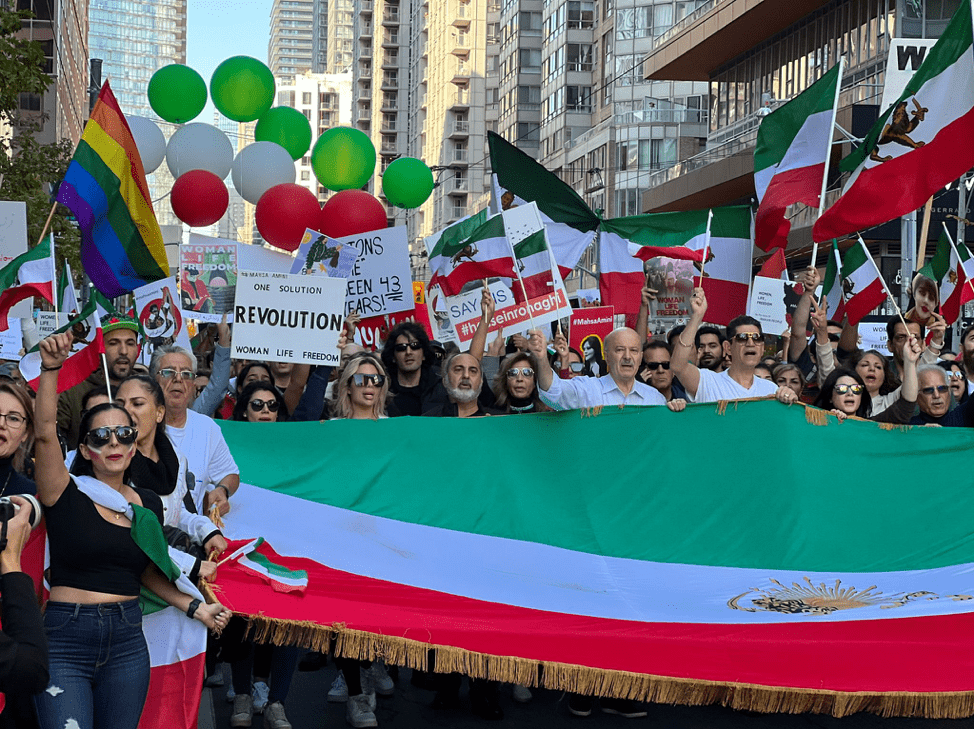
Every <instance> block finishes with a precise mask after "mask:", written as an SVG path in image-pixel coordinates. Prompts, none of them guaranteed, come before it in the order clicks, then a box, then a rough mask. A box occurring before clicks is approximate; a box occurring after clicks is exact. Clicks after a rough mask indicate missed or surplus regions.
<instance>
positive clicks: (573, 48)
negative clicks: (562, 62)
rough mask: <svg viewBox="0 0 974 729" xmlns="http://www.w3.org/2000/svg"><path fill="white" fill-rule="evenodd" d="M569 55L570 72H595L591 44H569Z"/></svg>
mask: <svg viewBox="0 0 974 729" xmlns="http://www.w3.org/2000/svg"><path fill="white" fill-rule="evenodd" d="M567 53H568V70H569V71H592V70H593V68H594V65H593V63H592V44H591V43H569V44H568V45H567Z"/></svg>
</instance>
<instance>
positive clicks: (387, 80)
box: [380, 71, 399, 89]
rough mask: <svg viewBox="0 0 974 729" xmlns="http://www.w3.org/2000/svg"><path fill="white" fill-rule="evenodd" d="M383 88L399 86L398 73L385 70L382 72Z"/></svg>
mask: <svg viewBox="0 0 974 729" xmlns="http://www.w3.org/2000/svg"><path fill="white" fill-rule="evenodd" d="M380 88H383V89H398V88H399V74H397V73H391V72H389V71H386V72H385V73H383V74H382V86H381V87H380Z"/></svg>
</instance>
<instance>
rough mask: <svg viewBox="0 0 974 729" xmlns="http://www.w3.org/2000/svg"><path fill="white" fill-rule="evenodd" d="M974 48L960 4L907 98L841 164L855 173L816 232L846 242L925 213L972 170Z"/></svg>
mask: <svg viewBox="0 0 974 729" xmlns="http://www.w3.org/2000/svg"><path fill="white" fill-rule="evenodd" d="M972 79H974V42H972V33H971V5H970V2H969V1H968V0H964V1H963V2H961V3H960V6H959V7H958V8H957V11H956V12H955V13H954V17H953V19H952V20H951V21H950V24H949V25H948V26H947V29H946V30H945V31H944V33H943V35H941V36H940V39H939V40H938V41H937V43H936V45H934V46H933V47H932V48H931V49H930V50H929V51H927V54H926V57H925V58H924V60H923V63H922V64H920V68H918V69H917V72H916V73H915V74H914V75H913V78H912V79H911V80H910V82H909V83H908V84H907V85H906V89H905V90H904V92H903V94H902V95H901V96H900V98H899V99H898V100H897V102H896V103H895V104H893V106H891V107H890V108H889V109H887V110H886V112H885V113H884V114H882V116H880V118H879V120H878V121H877V122H876V124H875V125H874V126H873V128H872V130H871V131H870V132H869V134H867V135H866V139H865V141H864V142H863V143H862V144H861V145H860V146H859V147H858V148H857V149H856V150H855V151H854V152H853V153H852V154H850V155H849V156H848V157H846V158H845V159H844V160H843V161H842V165H841V166H842V169H843V170H846V171H851V172H852V175H851V177H850V178H849V181H848V182H847V183H846V185H845V187H844V188H843V191H842V196H841V197H840V198H839V199H838V200H837V201H836V202H835V203H834V204H833V205H832V207H830V208H829V209H828V210H826V211H825V213H824V214H823V215H822V217H821V218H819V219H818V221H817V222H816V223H815V225H814V227H813V228H812V237H813V239H814V240H816V241H825V240H830V239H831V238H837V237H842V236H845V235H848V234H850V233H854V232H856V231H860V230H865V229H866V228H869V227H872V226H874V225H879V224H881V223H885V222H886V221H888V220H892V219H893V218H896V217H898V216H900V215H905V214H906V213H909V212H911V211H913V210H917V209H918V208H920V207H922V206H923V205H924V203H925V202H926V201H927V200H928V199H929V198H930V196H931V195H933V194H934V193H935V192H936V191H937V190H939V189H940V188H942V187H943V186H944V185H946V184H948V183H950V182H952V181H953V180H956V179H957V178H958V177H960V176H961V175H962V174H964V173H965V172H967V171H968V170H969V169H971V167H974V144H971V139H974V81H972Z"/></svg>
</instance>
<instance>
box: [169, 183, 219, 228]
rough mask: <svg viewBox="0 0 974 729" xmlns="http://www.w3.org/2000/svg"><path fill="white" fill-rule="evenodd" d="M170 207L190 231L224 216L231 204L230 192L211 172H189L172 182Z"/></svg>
mask: <svg viewBox="0 0 974 729" xmlns="http://www.w3.org/2000/svg"><path fill="white" fill-rule="evenodd" d="M169 204H170V205H172V211H173V212H174V213H175V214H176V217H177V218H179V219H180V220H182V221H183V222H184V223H186V224H187V225H188V226H189V227H191V228H200V227H202V226H204V225H212V224H213V223H215V222H216V221H218V220H219V219H220V218H222V217H223V214H224V213H225V212H226V211H227V205H229V204H230V191H229V190H227V186H226V185H225V184H224V182H223V180H221V179H220V178H219V177H217V176H216V175H214V174H213V173H212V172H207V171H206V170H190V171H189V172H186V173H184V174H182V175H180V176H179V179H178V180H176V182H174V183H173V186H172V192H171V193H170V195H169Z"/></svg>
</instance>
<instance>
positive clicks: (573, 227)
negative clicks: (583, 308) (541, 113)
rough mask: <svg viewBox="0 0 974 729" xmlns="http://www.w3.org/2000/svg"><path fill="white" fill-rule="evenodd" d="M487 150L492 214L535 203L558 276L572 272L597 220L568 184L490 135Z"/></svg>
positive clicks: (588, 241)
mask: <svg viewBox="0 0 974 729" xmlns="http://www.w3.org/2000/svg"><path fill="white" fill-rule="evenodd" d="M487 146H488V147H489V148H490V168H491V170H492V175H491V179H492V189H491V202H490V209H491V211H492V212H494V213H500V212H502V211H504V210H510V209H511V208H512V207H517V206H519V205H524V204H526V203H530V202H535V203H537V204H538V211H539V212H540V214H541V220H542V221H543V223H544V227H545V231H546V232H547V233H548V243H549V244H550V246H551V252H552V254H554V257H555V261H556V263H557V264H558V268H559V271H560V273H561V275H562V277H565V276H567V275H568V274H570V273H571V272H572V269H574V268H575V266H576V265H577V264H578V260H579V259H580V258H581V257H582V254H583V253H584V252H585V249H586V248H588V247H589V246H590V245H591V244H592V241H593V240H594V238H595V231H596V229H597V228H598V225H599V217H598V215H596V214H595V212H594V211H593V210H592V209H591V208H590V207H589V206H588V205H586V204H585V201H584V200H582V198H581V197H580V196H579V194H578V193H577V192H575V190H573V189H572V187H571V186H570V185H568V184H567V183H566V182H564V181H563V180H562V179H561V178H559V177H558V176H557V175H555V174H554V173H553V172H549V171H548V170H547V169H545V168H544V167H543V166H542V165H540V164H538V162H536V161H535V160H533V159H532V158H531V157H529V156H528V155H526V154H525V153H524V152H522V151H521V150H519V149H518V148H517V147H515V146H514V145H513V144H511V143H510V142H508V141H507V140H505V139H504V138H503V137H501V136H499V135H498V134H495V133H494V132H487Z"/></svg>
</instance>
